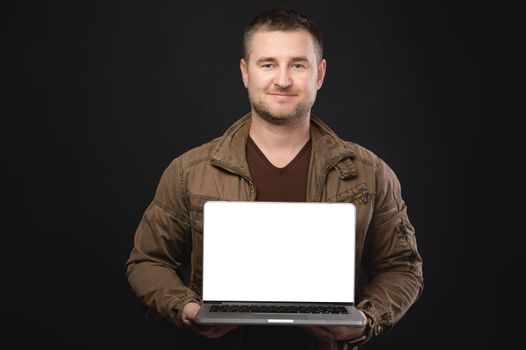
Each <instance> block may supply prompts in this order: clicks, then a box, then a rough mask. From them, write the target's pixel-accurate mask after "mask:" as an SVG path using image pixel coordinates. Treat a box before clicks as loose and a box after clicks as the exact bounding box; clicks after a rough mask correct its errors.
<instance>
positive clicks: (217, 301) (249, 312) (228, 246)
mask: <svg viewBox="0 0 526 350" xmlns="http://www.w3.org/2000/svg"><path fill="white" fill-rule="evenodd" d="M354 249H355V207H354V205H353V204H351V203H312V202H307V203H291V202H242V201H233V202H230V201H209V202H206V203H205V205H204V228H203V305H202V306H201V308H200V310H199V312H198V314H197V317H196V322H197V323H199V324H207V325H214V324H234V325H355V326H362V325H365V323H366V319H365V318H363V317H362V315H361V314H360V313H359V312H358V310H357V309H356V308H355V307H354V305H353V304H354V282H355V260H354V259H355V251H354Z"/></svg>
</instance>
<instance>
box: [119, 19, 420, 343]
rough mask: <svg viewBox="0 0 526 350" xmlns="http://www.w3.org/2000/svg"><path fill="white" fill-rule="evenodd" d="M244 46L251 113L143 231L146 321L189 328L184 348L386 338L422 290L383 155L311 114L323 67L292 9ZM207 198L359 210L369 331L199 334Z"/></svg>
mask: <svg viewBox="0 0 526 350" xmlns="http://www.w3.org/2000/svg"><path fill="white" fill-rule="evenodd" d="M244 49H245V52H244V57H243V58H242V59H241V61H240V68H241V74H242V79H243V83H244V85H245V87H246V88H247V90H248V96H249V99H250V104H251V111H250V113H249V114H247V115H246V116H244V117H243V118H241V119H240V120H238V121H237V122H236V123H235V124H234V125H232V126H231V127H230V128H229V129H228V130H227V131H226V133H225V134H224V135H223V136H222V137H220V138H218V139H215V140H213V141H211V142H209V143H207V144H205V145H202V146H200V147H197V148H195V149H193V150H190V151H188V152H186V153H185V154H183V155H181V156H180V157H178V158H176V159H175V160H174V161H173V162H172V163H171V164H170V165H169V166H168V168H167V169H166V170H165V172H164V174H163V176H162V178H161V180H160V183H159V186H158V189H157V191H156V194H155V198H154V199H153V202H152V203H151V204H150V206H149V207H148V208H147V210H146V212H145V213H144V216H143V218H142V221H141V223H140V225H139V227H138V229H137V232H136V236H135V246H134V248H133V251H132V252H131V255H130V258H129V260H128V261H127V279H128V281H129V284H130V285H131V287H132V289H133V290H134V292H135V293H136V294H137V296H138V297H139V298H140V299H141V300H142V302H143V303H145V304H146V305H147V306H148V307H149V312H150V313H152V314H154V315H157V316H160V317H162V318H165V319H167V320H169V321H170V322H171V323H173V324H174V325H175V326H176V327H178V328H179V329H181V332H180V336H179V339H180V342H181V343H180V345H181V347H183V344H185V342H188V343H190V345H189V346H190V347H194V348H198V347H203V346H209V347H210V348H220V347H224V348H229V349H231V348H247V349H256V348H267V349H268V348H272V349H277V348H283V349H285V348H294V349H312V348H314V349H350V348H352V347H353V346H356V345H359V344H361V343H363V342H365V341H368V340H369V339H370V338H372V337H373V336H375V335H378V334H380V333H382V332H384V331H386V330H388V329H390V328H391V327H392V326H393V325H394V324H395V323H396V322H397V321H399V320H400V318H401V317H402V316H403V315H404V314H405V312H406V311H407V310H408V308H409V307H410V306H411V305H412V304H413V303H414V302H415V301H416V299H417V298H418V296H419V295H420V293H421V292H422V289H423V278H422V261H421V258H420V255H419V253H418V251H417V246H416V240H415V235H414V229H413V227H412V225H411V224H410V222H409V219H408V217H407V211H406V206H405V204H404V202H403V200H402V197H401V192H400V184H399V182H398V180H397V178H396V176H395V174H394V173H393V171H392V170H391V169H390V168H389V167H388V166H387V165H386V164H385V163H384V162H383V161H382V160H381V159H379V158H378V157H377V156H376V155H374V154H373V153H372V152H370V151H368V150H366V149H364V148H363V147H361V146H359V145H357V144H354V143H350V142H346V141H342V140H341V139H339V138H338V137H337V136H336V134H335V133H334V132H333V131H332V130H330V129H329V127H328V126H327V125H325V124H324V123H323V122H321V121H320V120H319V119H318V118H317V117H315V116H313V115H312V114H311V108H312V106H313V104H314V101H315V99H316V93H317V90H319V89H320V88H321V86H322V84H323V79H324V77H325V72H326V61H325V59H323V46H322V40H321V36H320V34H319V32H318V30H317V28H316V26H315V25H314V24H313V23H312V22H311V21H310V20H309V19H307V18H305V17H304V16H302V15H301V14H299V13H297V12H295V11H293V10H290V9H277V10H270V11H267V12H264V13H262V14H260V15H259V16H257V17H256V18H255V19H254V20H253V21H252V22H251V23H250V24H249V25H248V26H247V29H246V30H245V35H244ZM207 200H262V201H341V202H352V203H354V204H355V205H356V208H357V226H356V265H357V271H360V266H361V265H360V263H363V268H364V271H365V272H366V273H367V275H368V278H369V282H368V284H367V285H366V286H361V287H362V288H360V290H361V292H360V294H359V295H358V296H357V308H358V309H359V310H360V311H361V312H363V313H364V315H365V316H366V317H367V319H368V325H367V326H365V327H341V326H340V327H238V328H236V327H234V326H200V325H197V324H196V323H195V322H194V320H195V315H196V313H197V311H198V310H199V308H200V303H201V293H202V286H201V278H202V227H203V226H202V225H203V217H202V213H203V204H204V203H205V202H206V201H207ZM320 239H323V236H320ZM357 339H364V340H361V341H358V342H356V341H355V340H357ZM349 344H352V345H349Z"/></svg>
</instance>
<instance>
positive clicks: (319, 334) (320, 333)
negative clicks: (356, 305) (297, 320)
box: [302, 310, 367, 342]
mask: <svg viewBox="0 0 526 350" xmlns="http://www.w3.org/2000/svg"><path fill="white" fill-rule="evenodd" d="M358 311H359V312H360V313H362V314H363V316H364V317H365V314H364V313H363V312H361V311H360V310H358ZM366 327H367V326H362V327H355V326H327V327H322V326H304V327H302V328H303V329H304V330H305V331H306V332H308V333H310V334H312V335H313V336H315V337H316V338H318V339H320V340H321V341H324V342H331V341H337V340H351V339H356V338H359V337H361V336H362V335H364V334H365V330H366Z"/></svg>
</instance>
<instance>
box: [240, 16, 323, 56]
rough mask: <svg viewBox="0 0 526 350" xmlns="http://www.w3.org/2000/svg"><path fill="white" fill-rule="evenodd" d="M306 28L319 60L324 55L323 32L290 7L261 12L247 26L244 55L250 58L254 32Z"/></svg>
mask: <svg viewBox="0 0 526 350" xmlns="http://www.w3.org/2000/svg"><path fill="white" fill-rule="evenodd" d="M300 29H304V30H306V31H308V32H309V33H310V34H311V36H312V38H313V39H314V45H315V48H316V51H317V54H318V60H320V61H321V59H322V57H323V41H322V38H321V33H320V31H319V30H318V27H317V26H316V24H315V23H314V22H313V21H312V20H310V19H309V18H307V17H306V16H304V15H302V14H301V13H299V12H297V11H296V10H293V9H290V8H277V9H272V10H267V11H265V12H262V13H260V14H259V15H257V16H256V17H254V19H253V20H252V21H251V22H250V23H249V24H248V25H247V26H246V28H245V32H244V34H243V57H244V58H245V60H248V54H249V52H248V46H249V44H250V41H251V40H252V37H253V36H254V33H256V32H257V31H258V30H267V31H278V30H279V31H286V32H287V31H294V30H300Z"/></svg>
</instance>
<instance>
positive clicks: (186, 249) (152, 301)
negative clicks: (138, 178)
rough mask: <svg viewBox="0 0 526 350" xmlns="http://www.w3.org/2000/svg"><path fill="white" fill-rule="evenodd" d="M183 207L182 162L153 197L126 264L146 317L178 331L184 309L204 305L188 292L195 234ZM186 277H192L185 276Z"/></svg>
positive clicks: (174, 164)
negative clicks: (145, 311)
mask: <svg viewBox="0 0 526 350" xmlns="http://www.w3.org/2000/svg"><path fill="white" fill-rule="evenodd" d="M189 222H190V220H189V214H188V209H187V206H186V205H185V196H184V181H183V174H182V170H181V167H180V161H179V159H176V160H174V161H173V162H172V163H171V164H170V165H169V166H168V167H167V168H166V170H165V171H164V173H163V175H162V177H161V180H160V182H159V185H158V187H157V191H156V193H155V197H154V199H153V201H152V203H151V204H150V205H149V206H148V208H147V209H146V211H145V212H144V215H143V217H142V220H141V222H140V223H139V226H138V228H137V230H136V232H135V239H134V247H133V249H132V252H131V254H130V257H129V258H128V260H127V262H126V278H127V280H128V283H129V285H130V287H131V288H132V290H133V292H134V293H135V294H136V295H137V297H138V298H139V299H140V300H141V301H142V303H144V304H145V305H146V306H147V308H148V315H150V316H154V317H155V318H162V319H167V320H168V321H170V322H171V323H173V324H174V325H175V326H177V327H180V326H181V325H182V323H181V310H182V307H183V306H184V305H185V304H186V303H188V302H190V301H194V302H198V303H199V302H200V298H199V296H198V295H197V294H196V293H194V292H193V291H192V290H191V289H190V288H188V287H187V286H186V285H185V283H184V282H183V281H185V280H187V278H186V277H185V271H186V272H187V271H189V269H190V267H189V261H190V251H191V231H190V223H189ZM186 275H188V274H186Z"/></svg>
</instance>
